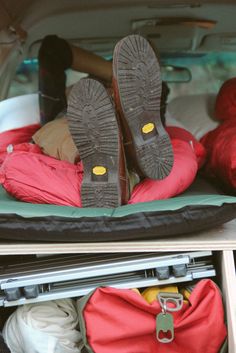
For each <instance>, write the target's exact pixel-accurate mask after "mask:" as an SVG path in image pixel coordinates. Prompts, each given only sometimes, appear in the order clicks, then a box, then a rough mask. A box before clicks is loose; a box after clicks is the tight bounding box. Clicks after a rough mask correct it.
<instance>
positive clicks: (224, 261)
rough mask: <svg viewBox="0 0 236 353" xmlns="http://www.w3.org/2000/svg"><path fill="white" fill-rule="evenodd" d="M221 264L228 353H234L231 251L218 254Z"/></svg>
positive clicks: (235, 291)
mask: <svg viewBox="0 0 236 353" xmlns="http://www.w3.org/2000/svg"><path fill="white" fill-rule="evenodd" d="M219 260H220V263H221V270H222V272H221V280H222V291H223V297H224V301H225V307H226V316H227V323H228V342H229V350H228V351H229V353H235V352H236V274H235V262H234V254H233V251H223V252H221V253H220V254H219Z"/></svg>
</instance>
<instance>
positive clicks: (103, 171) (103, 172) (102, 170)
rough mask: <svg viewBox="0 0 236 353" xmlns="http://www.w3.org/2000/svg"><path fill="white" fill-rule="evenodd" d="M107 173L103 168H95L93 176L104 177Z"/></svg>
mask: <svg viewBox="0 0 236 353" xmlns="http://www.w3.org/2000/svg"><path fill="white" fill-rule="evenodd" d="M106 172H107V169H106V168H105V167H103V166H96V167H93V174H95V175H104V174H106Z"/></svg>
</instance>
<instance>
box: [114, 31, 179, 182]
mask: <svg viewBox="0 0 236 353" xmlns="http://www.w3.org/2000/svg"><path fill="white" fill-rule="evenodd" d="M113 89H114V97H115V102H116V107H117V110H118V112H119V116H120V121H121V126H122V128H123V138H124V144H125V149H126V157H128V162H129V161H130V162H131V163H130V166H131V167H134V168H135V169H136V170H138V171H139V173H140V174H141V175H143V176H144V177H149V178H151V179H163V178H165V177H166V176H167V175H168V174H169V173H170V171H171V169H172V166H173V151H172V146H171V142H170V139H169V136H168V134H167V132H166V130H165V129H164V127H163V124H162V120H164V119H163V118H164V113H165V102H164V105H163V100H165V99H164V98H165V97H164V96H166V94H167V92H166V90H163V96H162V81H161V75H160V67H159V63H158V60H157V57H156V55H155V53H154V51H153V49H152V48H151V46H150V45H149V43H148V41H147V40H146V39H145V38H143V37H141V36H139V35H131V36H128V37H125V38H123V39H122V40H121V41H120V42H118V43H117V45H116V47H115V50H114V56H113Z"/></svg>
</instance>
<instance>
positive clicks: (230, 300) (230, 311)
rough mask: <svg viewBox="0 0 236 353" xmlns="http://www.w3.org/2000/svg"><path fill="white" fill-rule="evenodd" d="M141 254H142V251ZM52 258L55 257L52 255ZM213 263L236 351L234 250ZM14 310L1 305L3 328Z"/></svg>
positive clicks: (233, 352)
mask: <svg viewBox="0 0 236 353" xmlns="http://www.w3.org/2000/svg"><path fill="white" fill-rule="evenodd" d="M159 254H160V256H162V255H164V256H167V258H168V256H169V255H172V254H173V253H158V255H159ZM176 254H177V253H176ZM68 255H69V254H68ZM78 255H79V254H78ZM88 255H89V254H88ZM140 255H142V254H141V253H140ZM143 255H145V256H146V255H147V254H143ZM79 256H84V255H79ZM89 256H91V254H90V255H89ZM106 256H107V255H106ZM93 257H94V255H93ZM9 259H10V260H11V261H10V262H12V260H13V259H14V260H15V259H18V261H19V260H20V262H24V261H26V260H27V261H32V260H34V256H32V255H30V256H29V255H28V256H20V257H19V256H18V257H17V256H14V255H12V256H2V257H0V265H4V266H6V264H7V263H8V261H9ZM51 259H53V257H51ZM213 263H214V266H215V270H216V276H215V277H212V280H214V281H215V282H216V283H217V285H218V286H219V288H220V289H221V291H222V294H223V302H224V305H225V313H226V320H227V328H228V353H236V300H235V293H236V275H235V264H234V257H233V251H231V250H229V251H215V252H213ZM172 265H173V264H172ZM4 268H6V267H4ZM2 269H3V267H2ZM207 273H208V274H209V273H210V272H207ZM59 276H60V270H59ZM0 279H1V276H0ZM64 279H65V277H64ZM176 282H181V278H180V279H179V278H178V280H177V281H176ZM186 283H187V284H189V283H191V282H187V280H186ZM3 305H4V304H3ZM14 310H15V307H14V306H13V307H12V306H10V307H4V306H1V307H0V313H1V322H0V325H1V329H2V327H3V324H4V320H6V319H7V317H8V315H10V314H11V313H12V312H13V311H14ZM199 353H205V352H199ZM223 353H226V352H225V351H223Z"/></svg>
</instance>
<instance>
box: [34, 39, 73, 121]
mask: <svg viewBox="0 0 236 353" xmlns="http://www.w3.org/2000/svg"><path fill="white" fill-rule="evenodd" d="M38 60H39V106H40V119H41V123H42V125H43V124H46V123H47V122H49V121H51V120H53V119H54V118H55V117H56V116H57V115H58V113H60V112H62V111H65V110H66V107H67V101H66V95H65V89H66V74H65V70H66V69H68V68H69V67H70V66H71V64H72V51H71V48H70V46H69V44H68V43H67V42H66V41H65V40H64V39H61V38H59V37H57V36H56V35H49V36H46V37H45V38H44V39H43V41H42V45H41V47H40V49H39V55H38Z"/></svg>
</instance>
